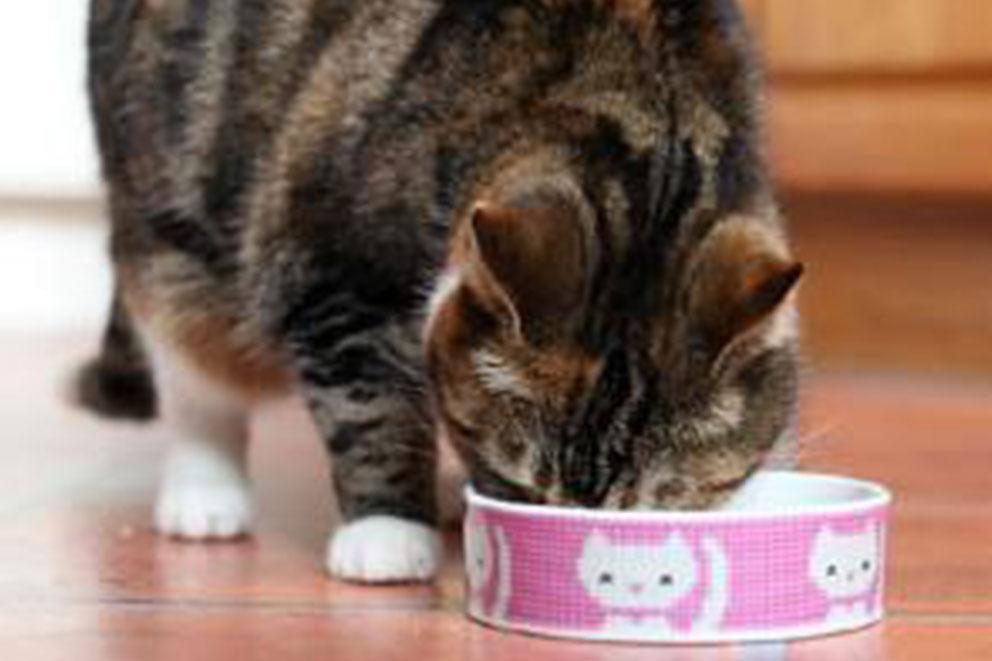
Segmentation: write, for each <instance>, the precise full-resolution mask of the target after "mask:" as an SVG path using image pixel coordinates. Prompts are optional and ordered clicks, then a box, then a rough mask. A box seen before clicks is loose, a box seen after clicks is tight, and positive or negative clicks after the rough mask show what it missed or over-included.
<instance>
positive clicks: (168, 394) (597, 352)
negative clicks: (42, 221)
mask: <svg viewBox="0 0 992 661" xmlns="http://www.w3.org/2000/svg"><path fill="white" fill-rule="evenodd" d="M90 49H91V58H90V87H91V96H92V102H93V108H94V114H95V117H96V122H97V127H98V138H99V145H100V149H101V153H102V156H103V169H104V173H105V177H106V179H107V182H108V184H109V199H110V209H111V215H112V219H113V240H112V253H113V257H114V263H115V269H116V282H117V288H116V293H117V296H116V301H115V308H114V313H113V315H112V319H111V324H110V326H109V327H108V333H107V336H106V341H105V345H104V352H103V355H102V356H101V358H100V359H98V360H97V361H96V362H95V363H94V364H92V365H91V366H90V367H89V368H88V369H87V370H86V371H85V372H84V373H83V381H82V386H83V389H82V396H83V398H84V399H85V401H87V402H88V403H89V404H90V405H92V406H94V407H95V408H98V409H101V410H103V411H105V412H107V413H111V414H116V415H131V416H133V417H147V416H148V415H150V414H152V413H153V411H154V409H155V408H156V405H157V408H158V411H159V413H160V414H161V415H162V417H164V418H165V419H166V422H167V423H169V424H170V425H171V426H172V427H173V428H174V429H175V430H176V444H175V451H174V452H172V454H171V455H170V459H169V461H168V464H167V467H166V475H165V479H164V481H163V488H162V492H161V494H160V497H159V504H158V511H157V521H158V526H159V528H160V529H162V530H163V531H164V532H167V533H171V534H176V535H180V536H185V537H194V538H204V537H218V536H219V537H226V536H231V535H235V534H239V533H241V532H243V531H244V530H246V529H247V527H248V526H249V523H250V503H249V500H248V497H247V480H246V473H245V460H244V457H245V451H244V443H245V440H246V439H245V435H246V425H245V420H246V415H247V413H248V411H249V410H250V408H251V406H252V405H253V404H254V403H255V402H257V401H259V400H261V399H264V398H266V397H268V396H271V395H273V394H277V393H282V392H287V391H289V390H291V389H296V390H299V391H300V392H301V393H302V395H303V396H304V398H305V399H306V401H307V403H308V404H309V406H310V409H311V411H312V412H313V415H314V419H315V421H316V423H317V427H318V429H319V431H320V433H321V435H322V437H323V438H324V440H325V441H326V443H327V445H328V448H329V450H330V452H331V454H332V455H333V459H334V461H333V467H334V481H335V490H336V493H337V497H338V503H339V505H340V507H341V509H342V514H343V516H344V518H345V520H346V521H348V522H349V524H348V526H346V527H345V528H344V529H342V531H340V532H339V533H338V534H337V536H336V537H335V540H334V542H333V543H332V545H331V550H330V556H329V561H328V562H329V567H330V569H331V571H332V572H334V573H336V574H338V575H340V576H344V577H347V578H356V579H364V580H392V579H405V578H417V577H426V576H428V575H430V574H431V573H432V572H433V570H434V568H435V567H436V560H437V539H436V536H435V534H434V533H433V531H432V525H433V523H434V521H435V520H436V517H437V513H436V506H435V503H434V494H433V484H434V472H435V468H434V465H435V454H436V451H435V445H434V442H433V437H434V428H435V423H437V424H438V425H439V426H440V427H441V428H442V431H444V433H445V434H446V435H447V436H448V437H449V438H451V442H452V443H453V445H454V446H455V447H456V449H457V450H458V451H459V453H460V454H461V455H462V457H463V458H464V459H465V460H466V463H467V465H468V468H469V470H470V473H471V474H472V477H473V479H474V480H476V482H477V484H478V485H479V486H480V488H482V489H483V490H485V491H488V492H490V493H494V494H503V495H508V496H510V497H526V498H530V499H546V500H552V501H556V502H572V503H576V504H583V505H590V506H599V505H616V506H623V507H631V506H638V505H641V506H648V505H671V506H680V507H685V506H693V505H695V506H705V505H707V504H710V503H712V502H714V501H715V500H717V499H719V498H722V497H724V496H725V495H726V494H727V493H728V492H729V491H731V490H732V489H733V488H734V487H735V486H736V485H738V484H740V482H741V481H742V480H743V479H744V477H746V475H747V474H749V473H750V472H751V471H752V470H754V468H755V466H756V465H757V464H758V463H760V460H761V458H762V457H763V456H764V454H765V453H766V452H767V450H768V449H769V447H770V446H771V444H772V443H773V442H774V441H775V440H776V438H777V437H778V435H779V434H780V433H781V431H782V430H783V429H784V427H785V425H786V422H787V421H788V418H789V417H790V416H791V409H792V405H793V401H794V390H795V369H794V351H795V347H794V335H795V333H794V324H793V322H792V314H791V308H790V307H789V306H788V305H785V306H782V307H780V306H779V304H780V303H781V302H782V301H783V299H785V297H786V294H788V292H789V290H790V289H791V288H792V285H793V284H794V283H795V280H796V278H797V277H798V274H799V271H798V269H797V268H796V267H794V266H793V264H792V262H791V261H790V260H789V256H788V251H787V248H786V244H785V241H784V239H783V236H782V233H781V229H780V227H779V220H778V216H777V213H776V210H775V207H774V203H773V199H772V195H771V192H770V190H769V188H768V184H767V179H766V176H765V170H764V164H763V162H762V159H761V157H760V153H759V151H760V150H759V149H758V146H757V139H758V133H757V127H758V123H757V118H756V107H755V89H754V81H753V65H752V63H751V60H750V56H749V52H748V45H747V35H746V33H745V31H744V29H743V25H742V21H741V17H740V15H739V12H738V11H737V10H736V8H735V7H734V5H733V3H732V2H730V1H729V0H704V1H697V0H654V1H652V0H503V1H497V0H471V1H468V0H458V1H455V0H361V1H358V0H310V1H303V0H267V1H264V2H263V1H261V0H227V1H223V2H220V1H218V2H209V1H207V0H93V7H92V16H91V25H90ZM432 292H434V294H435V295H434V297H433V304H432V305H431V307H430V311H429V312H428V306H427V300H428V298H430V294H431V293H432ZM425 347H426V350H425ZM149 368H150V369H149ZM151 373H153V374H154V386H153V385H152V379H151V376H150V374H151ZM535 425H536V426H535ZM540 439H549V440H546V441H544V442H539V441H540ZM599 439H602V440H599ZM383 549H387V550H383ZM397 558H398V559H397Z"/></svg>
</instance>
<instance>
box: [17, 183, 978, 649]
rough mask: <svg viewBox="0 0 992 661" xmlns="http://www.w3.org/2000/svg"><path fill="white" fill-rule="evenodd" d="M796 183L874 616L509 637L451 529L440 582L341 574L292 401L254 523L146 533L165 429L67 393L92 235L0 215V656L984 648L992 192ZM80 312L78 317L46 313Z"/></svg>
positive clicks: (87, 319) (809, 284) (92, 304)
mask: <svg viewBox="0 0 992 661" xmlns="http://www.w3.org/2000/svg"><path fill="white" fill-rule="evenodd" d="M786 201H787V205H786V209H787V212H788V213H789V215H790V217H791V218H792V219H793V221H794V229H795V235H796V243H797V246H798V249H799V254H800V256H801V258H802V259H803V260H804V261H806V262H807V264H808V266H809V277H808V278H807V280H806V283H805V286H804V290H803V303H804V315H805V322H806V335H807V341H806V343H807V346H808V348H809V362H810V376H809V377H808V380H807V385H806V388H805V396H804V405H803V418H804V420H803V430H804V431H803V439H804V449H805V452H804V455H805V458H806V464H807V465H808V466H809V467H811V468H814V469H820V470H827V471H835V472H841V473H847V474H852V475H855V476H862V477H865V478H871V479H876V480H880V481H882V482H884V483H886V484H888V485H889V486H890V487H891V488H892V489H893V490H894V492H895V494H896V507H895V520H894V529H893V531H892V562H891V575H890V577H889V585H890V597H889V609H890V613H891V615H890V617H889V619H888V621H887V622H886V623H885V624H884V626H881V627H876V628H874V629H871V630H867V631H864V632H861V633H858V634H855V635H850V636H843V637H836V638H831V639H826V640H819V641H813V642H806V643H802V644H796V645H793V646H790V647H785V646H781V645H766V646H757V647H747V648H739V649H738V648H729V647H724V648H704V649H699V648H682V649H675V650H672V649H657V648H637V647H611V646H604V645H597V644H586V645H576V644H565V643H559V642H550V641H543V640H532V639H528V638H524V637H519V636H515V635H506V634H500V633H497V632H493V631H489V630H486V629H483V628H481V627H478V626H476V625H473V624H471V623H469V622H468V621H467V620H466V619H465V618H464V617H463V616H462V614H461V608H462V593H461V581H462V572H461V569H460V567H459V559H458V551H457V549H458V540H457V537H456V536H455V535H454V534H453V533H452V534H450V535H449V538H448V546H449V551H450V559H449V562H448V564H447V565H446V568H445V570H444V573H443V576H442V577H441V579H440V580H439V581H438V583H437V584H436V585H434V586H420V587H410V588H387V589H368V588H358V587H354V586H347V585H341V584H338V583H334V582H332V581H330V580H328V579H327V578H325V577H324V575H323V573H322V570H321V557H322V554H323V546H324V542H325V539H326V536H327V533H328V531H329V530H330V528H331V526H332V525H333V515H332V506H331V503H330V500H329V497H328V495H327V494H328V492H329V489H328V486H327V475H326V469H325V465H324V458H323V456H322V451H321V450H320V449H319V447H318V443H317V442H316V441H315V438H314V434H313V431H312V429H311V427H310V424H309V422H308V421H307V419H306V417H305V415H303V414H302V412H301V411H300V410H299V408H298V407H297V406H296V405H295V404H294V403H292V402H289V403H284V404H280V405H277V406H275V407H273V408H272V410H269V411H266V412H264V413H263V414H262V415H260V416H259V417H258V419H257V420H256V425H255V430H254V431H255V435H256V441H257V442H256V444H255V446H254V448H253V469H254V473H255V476H256V478H257V480H256V485H257V488H256V491H257V496H258V505H259V508H260V528H259V531H258V534H257V536H256V537H255V538H254V539H253V540H252V541H250V542H246V543H242V544H230V545H223V544H221V545H207V546H196V545H193V546H187V545H183V544H179V543H173V542H169V541H166V540H162V539H159V538H157V537H155V536H154V535H153V534H152V532H151V531H150V529H149V526H148V522H149V513H150V505H151V501H152V496H153V487H154V483H155V474H156V468H157V465H158V463H159V459H160V455H161V453H162V450H163V442H162V441H163V436H162V433H161V431H160V430H157V429H155V428H154V427H152V428H139V427H131V426H116V425H110V424H106V423H102V422H99V421H97V420H94V419H91V418H89V417H87V416H86V415H84V414H82V413H80V412H77V411H74V410H72V409H70V408H69V407H67V406H65V405H64V404H63V403H61V402H60V401H59V399H58V397H57V393H58V391H59V388H60V385H61V382H62V379H63V378H64V376H65V374H66V372H67V370H68V369H69V367H70V366H71V365H72V364H74V363H75V362H77V361H78V360H80V359H81V358H82V357H83V356H85V355H86V354H87V353H88V352H89V350H90V349H91V347H92V345H93V344H94V338H95V335H96V331H95V328H94V326H95V324H96V323H97V320H96V315H97V311H98V310H99V309H100V308H102V306H103V304H102V299H103V298H104V297H105V295H106V291H105V290H106V288H107V282H106V281H107V274H106V269H105V267H103V266H102V264H103V263H102V261H101V259H100V257H99V255H98V253H99V250H100V249H99V244H100V238H99V236H98V234H99V233H98V232H97V231H96V230H95V227H94V226H93V225H92V223H90V224H89V225H86V224H76V225H73V227H72V228H69V227H67V226H65V225H62V224H56V225H57V226H58V229H55V225H51V224H44V225H43V226H39V225H38V222H37V220H36V218H35V216H36V215H37V214H33V215H31V218H24V219H23V221H18V222H17V223H13V224H8V225H4V224H3V223H0V229H4V230H5V233H4V234H3V235H2V236H0V299H2V301H3V304H2V305H0V368H2V370H0V433H2V434H0V661H39V660H42V659H45V660H48V659H51V660H53V661H66V660H71V661H92V660H97V659H100V660H104V659H106V660H111V661H114V660H121V661H132V660H141V661H158V660H165V659H179V660H181V661H198V660H200V659H239V660H251V659H279V660H280V661H283V660H292V659H332V660H335V661H337V660H341V661H348V660H350V659H370V660H374V661H380V660H389V659H394V658H395V659H404V660H406V659H414V660H415V661H428V660H430V661H434V660H435V659H438V660H442V659H452V660H454V659H459V660H460V659H469V660H472V661H474V660H485V659H500V660H502V659H512V660H513V661H524V659H530V658H550V659H556V660H557V659H564V660H571V659H579V660H583V661H584V660H587V659H588V660H593V659H607V660H609V661H625V660H626V659H658V660H661V661H665V660H668V659H675V660H685V659H703V660H709V659H717V660H722V659H762V660H764V659H768V660H777V659H795V660H806V659H810V660H821V659H830V660H833V659H840V660H842V661H846V660H848V659H852V660H866V661H867V660H874V659H895V660H898V661H902V660H915V659H920V660H925V661H930V660H932V659H939V660H946V661H967V660H970V659H975V660H988V659H992V340H990V338H992V295H990V292H992V269H990V268H989V261H988V260H989V257H988V256H989V255H990V254H992V252H990V250H992V223H990V222H989V220H988V216H989V214H988V213H987V211H988V210H990V209H992V202H990V200H988V199H984V200H982V199H979V200H960V199H953V200H933V199H925V200H920V199H914V198H912V197H891V196H890V197H888V198H884V199H882V198H856V197H851V196H834V197H822V196H818V197H808V196H789V197H788V198H787V200H786ZM0 215H2V214H0ZM59 215H60V216H61V215H64V214H63V213H62V212H60V213H59ZM38 232H40V234H38ZM76 235H78V236H76ZM40 255H43V256H44V259H41V258H40V257H39V256H40ZM26 293H27V295H26ZM72 326H75V327H77V328H80V327H81V328H89V329H90V330H89V331H72V332H69V331H66V330H61V331H60V330H58V329H60V328H65V327H72ZM41 329H44V330H41ZM838 370H841V371H838ZM910 370H912V371H913V372H914V373H916V374H917V375H918V376H915V377H908V376H897V375H899V374H907V373H909V371H910ZM952 373H953V374H957V375H959V376H958V377H956V378H957V379H959V380H955V378H952V377H949V376H947V374H952Z"/></svg>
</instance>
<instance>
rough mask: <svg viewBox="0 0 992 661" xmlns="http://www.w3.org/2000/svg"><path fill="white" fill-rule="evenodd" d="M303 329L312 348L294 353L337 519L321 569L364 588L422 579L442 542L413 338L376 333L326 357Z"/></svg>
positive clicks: (384, 330) (394, 331) (431, 570)
mask: <svg viewBox="0 0 992 661" xmlns="http://www.w3.org/2000/svg"><path fill="white" fill-rule="evenodd" d="M311 331H312V334H311V340H312V341H306V342H303V343H302V344H301V343H300V339H301V336H299V335H298V336H297V344H296V347H295V350H294V351H295V353H296V354H297V356H298V358H299V360H298V362H299V375H300V379H301V382H302V387H303V390H304V393H305V396H306V399H307V402H308V405H309V407H310V410H311V412H312V414H313V417H314V420H315V421H316V424H317V428H318V430H319V431H320V434H321V436H322V438H323V440H324V443H325V444H326V446H327V449H328V451H329V453H330V455H331V464H332V476H333V482H334V490H335V493H336V496H337V502H338V506H339V508H340V512H341V516H342V518H343V520H344V524H343V525H342V526H341V527H340V528H339V529H338V530H337V531H336V532H335V533H334V534H333V535H332V537H331V540H330V543H329V544H328V550H327V569H328V571H329V572H330V573H331V574H332V575H334V576H336V577H338V578H342V579H346V580H354V581H361V582H369V583H381V582H394V581H410V580H427V579H429V578H431V577H433V576H434V574H435V573H436V571H437V569H438V566H439V564H440V558H441V542H440V537H439V535H438V532H437V528H436V521H437V511H436V503H435V492H434V489H435V474H436V462H437V452H436V446H435V442H434V434H433V425H432V423H431V419H430V416H429V414H428V412H427V407H426V401H425V396H424V386H423V383H424V380H423V370H422V366H421V362H422V360H421V358H420V355H421V350H420V347H419V342H418V335H417V332H416V330H414V329H404V328H401V327H399V326H390V327H381V328H376V329H373V330H369V331H365V332H362V333H359V334H354V335H352V336H350V337H349V338H347V339H344V340H341V341H340V342H338V343H336V344H335V345H334V346H333V348H332V349H330V350H328V349H326V348H325V347H326V344H322V343H320V342H319V341H317V338H318V337H319V335H320V332H319V325H318V324H315V325H314V326H312V327H311Z"/></svg>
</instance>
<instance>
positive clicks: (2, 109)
mask: <svg viewBox="0 0 992 661" xmlns="http://www.w3.org/2000/svg"><path fill="white" fill-rule="evenodd" d="M87 12H88V0H0V198H3V197H10V196H14V197H46V196H73V197H76V196H86V197H89V196H94V195H96V194H98V192H99V187H98V167H97V161H96V156H95V151H94V146H93V138H92V130H91V128H90V121H89V116H88V110H87V106H86V95H85V86H84V85H85V57H84V52H85V51H84V48H85V35H86V15H87Z"/></svg>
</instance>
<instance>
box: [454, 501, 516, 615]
mask: <svg viewBox="0 0 992 661" xmlns="http://www.w3.org/2000/svg"><path fill="white" fill-rule="evenodd" d="M464 528H465V529H464V538H463V542H464V547H465V548H464V552H465V573H466V579H467V592H468V602H469V607H468V611H469V613H472V614H476V615H480V616H483V617H492V618H495V619H496V620H497V621H500V620H505V619H506V617H507V614H508V612H509V606H510V597H511V585H512V580H511V576H512V574H511V572H512V567H511V564H510V563H511V559H510V545H509V540H508V539H507V538H506V531H505V530H503V528H502V527H500V526H490V525H487V524H486V522H485V521H484V520H483V518H482V517H481V516H478V515H476V516H469V517H468V518H467V519H466V520H465V527H464Z"/></svg>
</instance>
